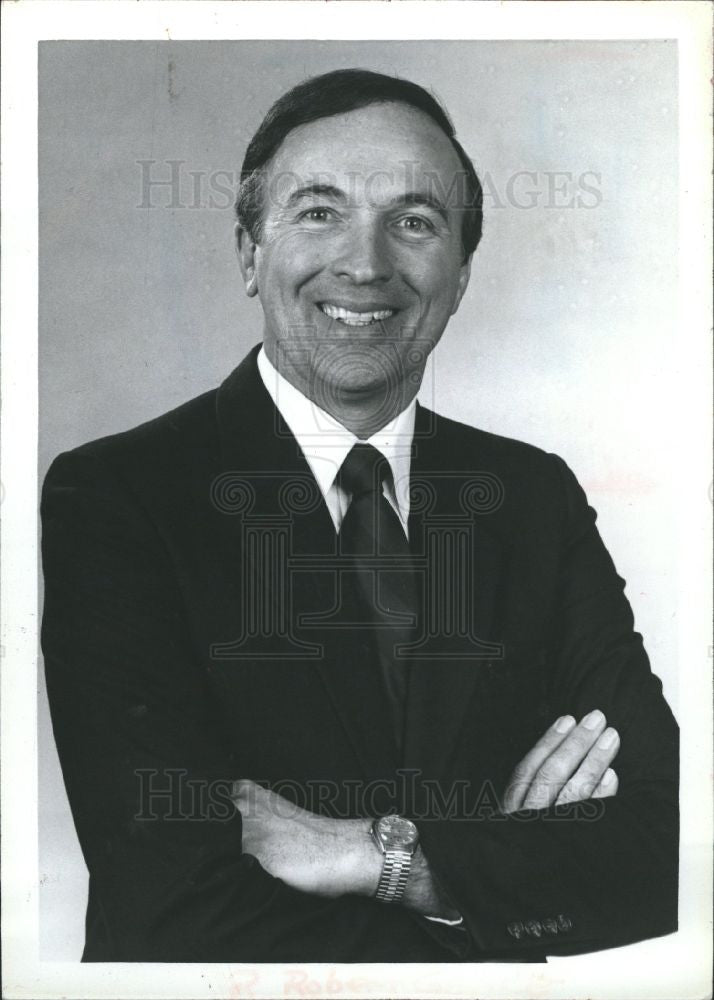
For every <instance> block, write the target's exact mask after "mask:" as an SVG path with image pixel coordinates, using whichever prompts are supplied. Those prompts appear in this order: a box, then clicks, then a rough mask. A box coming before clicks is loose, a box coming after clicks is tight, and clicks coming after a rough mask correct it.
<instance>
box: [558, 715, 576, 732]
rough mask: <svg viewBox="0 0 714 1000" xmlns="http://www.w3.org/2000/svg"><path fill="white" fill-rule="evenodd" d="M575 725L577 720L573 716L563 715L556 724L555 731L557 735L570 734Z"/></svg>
mask: <svg viewBox="0 0 714 1000" xmlns="http://www.w3.org/2000/svg"><path fill="white" fill-rule="evenodd" d="M574 725H575V719H574V718H573V717H572V715H561V717H560V718H559V719H558V721H557V722H556V724H555V731H556V733H569V732H570V730H571V729H572V728H573V726H574Z"/></svg>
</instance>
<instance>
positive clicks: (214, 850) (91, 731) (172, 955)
mask: <svg viewBox="0 0 714 1000" xmlns="http://www.w3.org/2000/svg"><path fill="white" fill-rule="evenodd" d="M42 515H43V541H42V548H43V564H44V573H45V582H46V597H45V610H44V618H43V627H42V644H43V651H44V656H45V668H46V676H47V687H48V694H49V700H50V708H51V714H52V723H53V729H54V734H55V739H56V742H57V747H58V751H59V756H60V761H61V765H62V770H63V774H64V779H65V784H66V787H67V793H68V797H69V801H70V805H71V808H72V813H73V817H74V821H75V825H76V828H77V832H78V836H79V840H80V843H81V846H82V850H83V854H84V858H85V860H86V863H87V867H88V869H89V872H90V876H91V890H90V897H91V899H92V900H93V906H94V913H95V915H96V914H101V918H100V922H101V924H102V926H103V932H102V935H101V938H100V936H99V935H94V936H93V937H92V939H91V940H89V939H88V945H87V948H86V949H85V955H84V959H85V961H86V960H88V961H215V962H228V961H230V962H236V961H238V962H240V961H273V962H279V961H308V962H309V961H375V962H378V961H393V960H394V959H395V958H396V957H399V958H401V959H402V960H404V961H409V960H412V961H443V960H448V958H449V955H452V953H451V952H450V951H449V948H448V946H445V945H443V944H442V943H440V942H439V941H438V940H437V939H436V938H435V936H434V935H433V934H430V933H429V931H428V929H426V930H425V929H424V928H423V927H422V926H421V922H420V921H418V920H416V919H414V918H413V916H411V915H410V914H408V913H407V911H405V910H403V909H400V908H397V907H385V906H382V905H380V904H378V903H377V902H375V901H374V900H372V899H369V898H367V897H366V896H365V895H363V896H358V895H354V894H350V895H347V896H341V897H339V898H327V897H320V896H317V895H314V894H310V893H308V892H305V891H300V890H299V889H296V888H293V887H291V886H290V885H288V884H286V883H285V882H284V881H282V880H281V879H280V878H277V877H275V876H273V875H272V874H270V873H269V872H268V871H266V870H265V868H264V867H263V866H262V865H261V864H260V862H259V861H258V860H257V859H256V857H255V856H254V855H252V854H251V853H250V852H249V851H246V850H244V849H243V846H242V819H241V814H240V812H239V811H238V810H237V809H236V808H235V806H234V803H233V801H232V800H231V791H232V787H233V782H234V781H235V779H236V778H237V777H239V776H240V766H239V764H238V763H237V762H236V761H235V760H233V759H232V757H231V754H230V752H229V749H228V747H227V746H226V745H225V744H224V742H223V741H222V739H221V737H220V735H219V734H220V732H221V725H220V724H219V720H218V719H217V718H216V716H215V708H214V706H215V704H216V699H215V695H213V696H211V695H209V692H208V688H207V685H208V679H207V678H206V677H205V676H204V675H203V674H202V672H201V671H200V670H199V669H198V667H197V665H196V660H195V658H194V656H193V654H192V652H191V650H192V643H191V636H190V634H188V633H189V625H188V620H187V615H186V612H185V608H184V607H183V606H182V599H181V595H180V593H179V589H178V585H177V582H176V573H175V568H174V567H173V566H172V565H170V562H169V559H168V557H167V552H166V549H165V546H164V544H163V542H162V539H161V538H160V535H159V532H158V531H157V530H156V528H155V526H154V525H153V523H152V522H151V520H150V518H149V517H148V515H147V514H146V513H145V512H144V511H143V510H142V507H141V505H140V503H139V502H138V501H137V500H136V498H135V497H134V496H133V495H132V493H131V490H130V489H129V488H128V486H127V485H126V484H125V483H123V482H122V481H121V479H120V477H119V476H118V475H116V474H115V472H114V471H113V469H110V468H108V467H106V466H105V464H104V462H103V461H101V460H99V459H97V458H96V456H93V455H89V454H87V453H86V451H85V452H84V454H77V453H73V454H69V455H66V456H63V457H61V458H60V459H59V460H57V461H56V462H55V464H54V465H53V467H52V469H51V470H50V473H49V474H48V477H47V480H46V483H45V488H44V493H43V503H42ZM375 853H376V852H375ZM452 957H453V956H452Z"/></svg>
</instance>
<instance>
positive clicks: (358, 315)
mask: <svg viewBox="0 0 714 1000" xmlns="http://www.w3.org/2000/svg"><path fill="white" fill-rule="evenodd" d="M320 309H322V311H323V312H324V314H325V315H326V316H329V317H330V319H337V320H339V321H340V323H346V324H347V326H369V324H370V323H378V322H380V321H381V320H383V319H389V317H390V316H393V315H394V310H393V309H379V310H377V311H375V312H351V311H350V310H349V309H343V308H342V306H333V305H330V303H329V302H322V303H321V304H320Z"/></svg>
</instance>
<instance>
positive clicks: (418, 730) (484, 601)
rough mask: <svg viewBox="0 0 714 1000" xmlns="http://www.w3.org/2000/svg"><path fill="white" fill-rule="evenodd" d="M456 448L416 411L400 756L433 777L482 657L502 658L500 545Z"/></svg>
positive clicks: (462, 715)
mask: <svg viewBox="0 0 714 1000" xmlns="http://www.w3.org/2000/svg"><path fill="white" fill-rule="evenodd" d="M427 428H428V431H427ZM455 445H457V442H455V441H452V440H450V438H449V436H448V432H444V430H443V425H441V429H440V425H439V418H438V417H435V415H434V414H432V413H429V412H428V411H426V412H425V411H424V410H422V409H421V408H419V411H418V414H417V424H416V431H415V445H414V453H413V459H412V470H411V484H412V495H413V499H414V500H415V503H414V505H413V507H412V513H411V516H410V521H409V534H410V544H411V546H412V551H413V552H414V554H415V558H416V560H417V563H418V564H419V565H420V566H421V577H422V580H423V605H422V621H423V638H422V641H421V644H420V646H419V647H417V648H416V649H415V651H414V658H413V661H412V667H411V677H410V684H409V694H408V702H407V727H406V739H405V747H404V761H405V764H406V765H407V766H408V767H415V768H419V770H420V771H422V772H423V773H424V774H427V775H432V776H435V777H440V776H445V775H446V774H447V773H448V770H449V763H450V760H451V759H452V757H453V754H454V752H455V750H456V748H457V744H458V738H459V733H460V731H461V728H462V726H463V725H465V724H466V723H467V717H468V715H469V714H472V713H473V701H474V698H475V697H476V696H477V691H478V687H479V684H480V682H481V680H482V678H483V677H484V674H485V673H487V672H488V670H489V669H490V667H489V666H488V664H489V663H491V662H492V661H493V660H497V659H499V658H500V656H501V655H502V652H501V647H500V646H499V644H498V642H496V641H495V640H494V623H495V612H496V601H497V595H498V587H499V582H500V580H501V576H502V569H503V551H502V545H501V541H500V538H499V537H498V535H497V534H496V533H495V532H494V531H493V530H492V529H491V528H490V527H489V526H488V521H489V515H488V513H485V512H484V511H483V503H482V502H480V501H479V497H481V496H482V492H479V490H482V489H483V485H484V481H483V478H480V476H481V474H482V473H483V472H485V471H487V470H484V469H479V468H478V461H477V459H474V457H473V456H467V455H465V454H463V452H462V450H456V449H455ZM467 462H468V463H469V465H470V468H469V465H467V464H466V463H467Z"/></svg>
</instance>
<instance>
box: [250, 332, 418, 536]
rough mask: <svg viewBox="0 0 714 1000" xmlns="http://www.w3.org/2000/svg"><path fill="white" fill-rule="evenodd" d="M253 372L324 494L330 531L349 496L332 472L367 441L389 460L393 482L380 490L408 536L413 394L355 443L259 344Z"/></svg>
mask: <svg viewBox="0 0 714 1000" xmlns="http://www.w3.org/2000/svg"><path fill="white" fill-rule="evenodd" d="M258 371H259V372H260V377H261V378H262V379H263V382H264V383H265V388H266V389H267V390H268V392H269V393H270V396H271V398H272V400H273V402H274V403H275V405H276V407H277V408H278V410H279V411H280V414H281V416H282V417H283V419H284V421H285V423H286V424H287V425H288V427H289V428H290V430H291V432H292V434H293V435H294V437H295V439H296V441H297V443H298V444H299V445H300V448H301V450H302V453H303V454H304V456H305V459H306V460H307V463H308V465H309V466H310V470H311V471H312V474H313V476H314V477H315V480H316V481H317V485H318V486H319V487H320V491H321V493H322V495H323V497H324V498H325V503H326V504H327V509H328V510H329V512H330V517H331V518H332V523H333V524H334V526H335V531H338V532H339V530H340V525H341V524H342V518H343V517H344V516H345V513H346V511H347V508H348V507H349V504H350V499H351V497H350V495H349V494H348V493H346V492H345V491H344V490H343V489H342V487H341V486H340V485H339V484H338V483H337V482H336V476H337V473H338V472H339V471H340V468H341V466H342V463H343V462H344V460H345V459H346V458H347V455H348V453H349V451H350V449H351V448H352V447H353V446H354V445H356V444H360V443H363V444H371V445H372V447H373V448H376V449H377V451H379V452H380V453H381V454H382V455H384V457H385V458H386V459H387V461H388V462H389V467H390V469H391V470H392V479H393V482H394V486H393V487H392V483H387V482H385V484H384V495H385V497H386V498H387V500H388V501H389V503H390V504H391V505H392V507H393V508H394V510H395V511H396V512H397V514H398V515H399V520H400V521H401V523H402V527H403V528H404V532H405V534H407V537H408V529H407V524H408V520H409V469H410V465H411V452H412V440H413V438H414V419H415V416H416V400H415V399H413V400H412V401H411V403H410V404H409V405H408V406H407V407H406V409H404V410H402V412H401V413H399V414H398V415H397V416H396V417H395V418H394V419H393V420H390V421H389V423H388V424H386V425H385V426H384V427H383V428H382V429H381V430H380V431H377V433H376V434H373V435H372V437H370V438H368V439H367V441H366V442H361V441H360V438H358V437H357V436H356V435H355V434H353V433H352V431H349V430H347V428H346V427H343V426H342V424H341V423H340V422H339V421H338V420H335V418H334V417H333V416H330V414H329V413H327V412H326V411H325V410H323V409H322V408H321V407H319V406H318V405H317V403H313V402H312V400H310V399H308V398H307V396H305V395H304V394H303V393H302V392H300V390H299V389H296V388H295V386H294V385H292V384H291V383H290V382H288V380H287V379H286V378H284V376H282V375H281V374H280V372H279V371H278V370H277V369H276V368H275V366H274V365H273V364H272V363H271V361H270V360H269V358H268V356H267V354H266V353H265V348H264V347H263V348H261V350H260V353H259V354H258Z"/></svg>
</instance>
